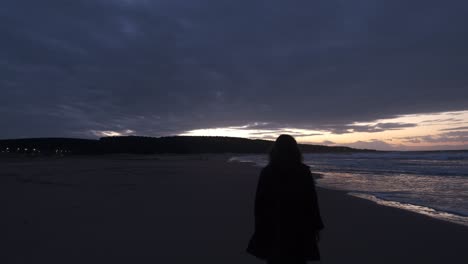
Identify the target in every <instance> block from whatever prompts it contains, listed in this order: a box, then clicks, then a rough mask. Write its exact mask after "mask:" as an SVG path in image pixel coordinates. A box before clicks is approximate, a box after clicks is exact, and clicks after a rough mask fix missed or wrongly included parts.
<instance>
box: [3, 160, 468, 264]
mask: <svg viewBox="0 0 468 264" xmlns="http://www.w3.org/2000/svg"><path fill="white" fill-rule="evenodd" d="M228 158H229V155H198V156H170V155H167V156H130V155H112V156H89V157H63V158H24V157H23V158H13V157H0V168H1V169H0V210H1V212H2V217H0V225H1V227H2V229H1V230H2V231H1V232H0V243H1V244H2V245H3V246H2V249H1V250H0V252H1V253H0V259H1V260H0V262H1V263H8V264H9V263H164V264H170V263H177V264H179V263H180V264H183V263H205V264H210V263H224V264H230V263H233V264H234V263H244V264H250V263H251V264H255V263H263V262H262V261H260V260H258V259H255V258H254V257H252V256H250V255H248V254H247V253H246V252H245V247H246V245H247V242H248V240H249V238H250V235H251V233H252V230H253V201H254V195H255V188H256V184H257V177H258V173H259V170H260V168H258V167H255V166H253V165H252V164H248V163H236V162H231V163H229V162H227V160H228ZM318 195H319V202H320V206H321V210H322V217H323V220H324V223H325V226H326V227H325V230H324V231H323V233H322V240H321V243H320V248H321V254H322V258H323V260H322V261H321V263H425V264H427V263H468V251H466V246H467V245H468V228H467V227H465V226H461V225H456V224H452V223H449V222H444V221H441V220H436V219H433V218H429V217H427V216H423V215H418V214H415V213H412V212H409V211H404V210H400V209H396V208H390V207H384V206H380V205H377V204H374V203H373V202H371V201H367V200H363V199H359V198H356V197H351V196H349V195H347V194H346V193H344V192H340V191H332V190H325V189H319V190H318Z"/></svg>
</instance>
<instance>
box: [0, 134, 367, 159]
mask: <svg viewBox="0 0 468 264" xmlns="http://www.w3.org/2000/svg"><path fill="white" fill-rule="evenodd" d="M273 143H274V142H273V141H268V140H260V139H246V138H236V137H205V136H171V137H140V136H121V137H120V136H119V137H103V138H100V139H98V140H94V139H78V138H27V139H7V140H0V151H1V152H4V153H27V154H38V155H68V154H111V153H129V154H164V153H167V154H170V153H173V154H197V153H252V154H256V153H266V152H268V150H269V149H270V148H271V146H272V145H273ZM299 147H300V148H301V150H302V151H303V152H304V153H346V152H364V151H365V152H367V151H374V150H363V149H353V148H349V147H334V146H333V147H330V146H322V145H308V144H299Z"/></svg>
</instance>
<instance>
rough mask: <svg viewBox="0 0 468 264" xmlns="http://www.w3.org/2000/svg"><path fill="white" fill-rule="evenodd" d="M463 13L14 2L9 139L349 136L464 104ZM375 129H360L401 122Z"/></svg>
mask: <svg viewBox="0 0 468 264" xmlns="http://www.w3.org/2000/svg"><path fill="white" fill-rule="evenodd" d="M467 10H468V4H466V3H465V2H463V1H445V2H441V1H435V0H429V1H427V0H425V1H423V0H416V1H403V0H393V1H383V0H377V1H376V0H358V1H338V0H327V1H306V0H293V1H280V0H270V1H260V0H249V1H227V0H218V1H208V0H191V1H188V0H161V1H145V0H133V1H132V0H83V1H62V0H45V1H35V0H30V1H26V0H6V1H3V2H2V8H1V9H0V34H1V37H2V38H1V39H2V41H1V42H0V89H1V90H0V93H1V96H0V116H1V118H2V119H1V120H2V123H3V124H6V125H5V128H3V127H4V126H2V128H3V129H2V131H1V132H0V137H2V138H6V137H26V136H76V135H88V136H90V137H94V136H95V135H94V134H93V133H94V132H93V131H122V132H125V131H127V130H132V131H134V132H135V133H136V134H142V135H154V136H158V135H168V134H176V133H180V132H183V131H186V130H190V129H197V128H210V127H219V126H242V125H245V124H252V123H254V122H258V123H259V124H263V126H264V127H265V128H268V125H272V127H269V128H274V127H282V128H285V127H289V128H292V127H295V128H309V129H316V130H324V129H328V128H333V127H335V130H336V132H337V133H340V131H341V130H340V129H339V127H344V126H345V125H347V124H351V123H353V122H359V121H371V120H376V119H382V118H388V117H394V116H396V115H400V114H411V113H426V112H438V111H455V110H466V106H467V105H468V89H467V88H468V79H467V78H466V76H467V74H468V65H467V58H468V49H466V47H467V46H468V35H467V34H466V24H468V17H467V16H466V12H467ZM265 123H267V124H265ZM379 125H380V126H373V127H353V128H352V129H355V130H356V131H360V129H362V131H366V132H377V131H382V130H388V129H399V128H402V127H398V125H399V124H379ZM341 133H343V131H341Z"/></svg>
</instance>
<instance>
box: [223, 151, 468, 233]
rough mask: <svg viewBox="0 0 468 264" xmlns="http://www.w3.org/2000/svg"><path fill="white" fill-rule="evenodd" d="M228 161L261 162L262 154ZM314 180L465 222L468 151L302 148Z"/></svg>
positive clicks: (467, 213) (467, 217)
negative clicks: (321, 151)
mask: <svg viewBox="0 0 468 264" xmlns="http://www.w3.org/2000/svg"><path fill="white" fill-rule="evenodd" d="M231 161H239V162H253V163H255V164H257V165H258V166H265V165H266V163H267V156H266V155H245V156H236V157H232V158H231ZM304 163H305V164H307V165H309V166H310V168H311V171H312V172H315V173H319V174H321V177H320V178H319V179H317V186H319V187H323V188H327V189H334V190H343V191H346V192H348V194H350V195H353V196H356V197H360V198H363V199H368V200H371V201H373V202H376V203H378V204H381V205H386V206H392V207H397V208H401V209H405V210H410V211H413V212H416V213H420V214H424V215H428V216H431V217H434V218H437V219H441V220H445V221H450V222H454V223H457V224H461V225H465V226H468V151H433V152H375V153H371V152H369V153H346V154H305V155H304Z"/></svg>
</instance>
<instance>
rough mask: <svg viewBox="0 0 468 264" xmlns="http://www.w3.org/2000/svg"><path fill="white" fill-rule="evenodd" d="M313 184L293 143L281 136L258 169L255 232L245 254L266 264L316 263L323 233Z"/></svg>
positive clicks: (287, 136) (286, 137) (295, 144)
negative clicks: (263, 164)
mask: <svg viewBox="0 0 468 264" xmlns="http://www.w3.org/2000/svg"><path fill="white" fill-rule="evenodd" d="M323 227H324V226H323V223H322V219H321V217H320V212H319V207H318V202H317V194H316V191H315V183H314V179H313V178H312V174H311V172H310V170H309V167H308V166H306V165H304V164H303V163H302V154H301V152H300V150H299V148H298V146H297V143H296V140H295V139H294V138H293V137H292V136H289V135H281V136H279V137H278V139H276V142H275V144H274V146H273V148H272V149H271V152H270V162H269V164H268V165H267V166H266V167H265V168H263V169H262V172H261V173H260V178H259V181H258V186H257V193H256V197H255V232H254V234H253V236H252V238H251V240H250V242H249V245H248V248H247V252H249V253H250V254H252V255H254V256H256V257H258V258H261V259H264V260H266V261H267V263H271V264H273V263H284V264H296V263H297V264H299V263H302V264H304V263H306V261H313V260H320V254H319V249H318V247H317V242H318V240H319V233H318V232H319V230H321V229H323Z"/></svg>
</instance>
